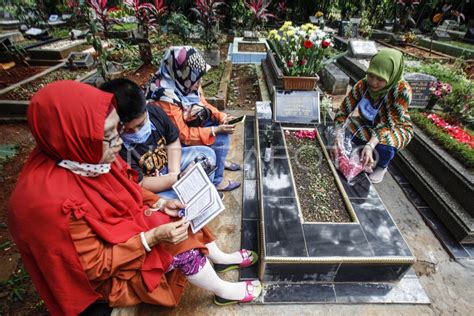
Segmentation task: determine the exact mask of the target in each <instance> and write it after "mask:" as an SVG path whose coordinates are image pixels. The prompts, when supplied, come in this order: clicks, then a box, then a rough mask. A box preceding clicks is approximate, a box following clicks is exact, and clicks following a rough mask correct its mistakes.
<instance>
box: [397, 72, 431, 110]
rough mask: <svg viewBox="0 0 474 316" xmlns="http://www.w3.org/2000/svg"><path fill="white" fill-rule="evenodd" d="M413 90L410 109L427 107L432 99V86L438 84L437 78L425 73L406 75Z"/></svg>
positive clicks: (406, 79) (405, 77)
mask: <svg viewBox="0 0 474 316" xmlns="http://www.w3.org/2000/svg"><path fill="white" fill-rule="evenodd" d="M404 79H405V81H407V82H408V83H409V84H410V86H411V88H412V90H413V93H412V100H411V104H410V107H422V108H424V107H426V105H427V104H428V100H429V98H430V84H431V83H432V82H436V81H437V79H436V77H433V76H430V75H427V74H423V73H416V72H415V73H406V74H405V76H404Z"/></svg>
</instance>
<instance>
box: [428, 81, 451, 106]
mask: <svg viewBox="0 0 474 316" xmlns="http://www.w3.org/2000/svg"><path fill="white" fill-rule="evenodd" d="M452 91H453V88H452V87H451V85H450V84H449V83H443V82H440V81H438V82H432V83H431V84H430V99H429V100H428V104H427V105H426V110H428V111H432V110H433V108H434V106H435V104H436V102H438V101H439V100H441V99H443V98H444V97H445V96H447V95H448V94H450V93H451V92H452Z"/></svg>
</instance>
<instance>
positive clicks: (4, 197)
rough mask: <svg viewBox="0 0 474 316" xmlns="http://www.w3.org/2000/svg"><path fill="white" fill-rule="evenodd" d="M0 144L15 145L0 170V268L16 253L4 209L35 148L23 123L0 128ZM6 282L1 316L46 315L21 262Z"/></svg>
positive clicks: (1, 290) (0, 297) (2, 289)
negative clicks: (16, 292)
mask: <svg viewBox="0 0 474 316" xmlns="http://www.w3.org/2000/svg"><path fill="white" fill-rule="evenodd" d="M0 140H1V141H0V142H1V143H2V144H14V145H16V149H17V154H16V156H15V157H13V158H11V159H9V160H7V161H6V162H4V163H3V164H2V165H3V167H1V168H0V184H1V187H2V190H1V191H0V207H1V211H0V245H1V248H0V265H2V266H4V265H5V264H4V263H5V262H8V261H10V260H13V258H15V257H16V256H18V249H17V248H16V246H15V244H14V243H13V242H12V239H11V236H10V234H9V232H8V228H7V209H6V207H7V203H8V199H9V198H10V194H11V192H12V191H13V188H14V186H15V183H16V180H17V178H18V174H19V173H20V170H21V168H23V165H24V163H25V162H26V159H27V158H28V155H29V154H30V152H31V150H32V149H33V147H34V146H35V141H34V139H33V136H32V135H31V133H30V131H29V129H28V126H27V124H25V123H22V124H2V125H0ZM9 280H10V282H11V283H12V284H10V285H9V284H3V283H1V284H0V314H1V315H47V311H46V307H45V306H44V303H43V301H42V300H41V299H40V298H39V296H38V294H37V293H36V290H35V287H34V286H33V283H32V282H31V279H30V278H29V277H28V276H27V275H26V274H25V270H24V268H23V266H22V264H21V260H19V261H18V265H17V268H16V269H15V273H14V274H13V275H11V276H10V278H9ZM13 290H16V291H18V293H20V295H21V297H22V299H20V298H19V297H17V296H15V295H14V294H13V293H14V292H13Z"/></svg>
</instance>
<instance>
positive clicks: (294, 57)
mask: <svg viewBox="0 0 474 316" xmlns="http://www.w3.org/2000/svg"><path fill="white" fill-rule="evenodd" d="M268 42H269V44H270V46H271V48H272V50H273V52H274V53H275V57H276V60H277V63H278V64H279V66H280V67H281V69H282V71H283V73H284V75H285V76H309V77H311V76H315V75H316V73H317V72H318V71H319V70H321V69H322V68H323V57H324V54H325V50H326V48H328V47H330V46H333V43H332V42H331V40H330V37H329V36H328V35H327V34H326V33H325V32H323V31H321V29H319V28H318V27H317V26H315V25H313V24H311V23H307V24H304V25H301V26H293V25H292V22H290V21H287V22H285V23H284V24H283V26H282V27H281V28H280V29H279V30H271V31H270V32H269V34H268Z"/></svg>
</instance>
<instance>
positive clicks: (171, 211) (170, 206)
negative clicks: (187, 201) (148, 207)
mask: <svg viewBox="0 0 474 316" xmlns="http://www.w3.org/2000/svg"><path fill="white" fill-rule="evenodd" d="M185 207H186V205H184V204H183V203H181V202H180V201H179V200H167V199H163V198H161V199H159V200H158V201H157V202H156V203H155V204H153V208H152V210H154V211H161V212H163V213H165V214H166V215H168V216H171V217H176V216H178V212H179V210H180V209H183V208H185Z"/></svg>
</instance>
